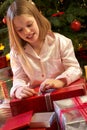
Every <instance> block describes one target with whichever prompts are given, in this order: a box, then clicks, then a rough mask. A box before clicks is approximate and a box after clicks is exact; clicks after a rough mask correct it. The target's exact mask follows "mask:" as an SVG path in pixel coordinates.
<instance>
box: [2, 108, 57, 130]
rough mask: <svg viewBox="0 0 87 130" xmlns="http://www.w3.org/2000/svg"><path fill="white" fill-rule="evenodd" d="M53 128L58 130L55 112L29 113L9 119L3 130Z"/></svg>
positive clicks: (44, 129)
mask: <svg viewBox="0 0 87 130" xmlns="http://www.w3.org/2000/svg"><path fill="white" fill-rule="evenodd" d="M38 118H39V119H38ZM54 126H55V127H54ZM53 128H55V130H57V121H56V116H55V112H50V113H49V112H46V113H34V114H33V111H29V112H25V113H22V114H20V115H17V116H15V117H11V118H10V119H8V120H7V121H6V123H5V124H4V126H3V127H2V130H6V129H7V130H53Z"/></svg>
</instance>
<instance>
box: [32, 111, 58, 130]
mask: <svg viewBox="0 0 87 130" xmlns="http://www.w3.org/2000/svg"><path fill="white" fill-rule="evenodd" d="M55 120H56V116H55V112H41V113H34V115H33V116H32V119H31V121H30V128H45V127H46V128H49V127H51V125H52V123H53V122H54V121H55Z"/></svg>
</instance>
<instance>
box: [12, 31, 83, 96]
mask: <svg viewBox="0 0 87 130" xmlns="http://www.w3.org/2000/svg"><path fill="white" fill-rule="evenodd" d="M54 36H55V38H53V37H52V36H50V35H47V36H46V38H45V41H44V44H43V47H42V49H41V52H40V54H39V55H37V53H36V52H35V51H34V49H33V48H32V47H31V46H30V45H29V44H26V46H25V47H24V51H25V53H26V56H27V59H28V61H29V65H30V68H28V69H27V67H26V65H25V66H23V65H22V61H21V59H20V55H18V54H17V53H15V51H14V49H13V48H12V49H11V52H10V61H11V67H12V71H13V86H12V88H11V91H10V94H11V97H14V92H15V91H16V89H17V88H18V87H23V86H26V85H27V84H29V87H31V88H34V87H36V86H40V84H41V82H43V81H44V80H46V79H49V78H54V79H62V78H65V79H66V81H67V85H69V84H70V83H72V82H74V81H75V80H77V79H78V78H80V77H81V75H82V71H81V68H80V65H79V63H78V61H77V59H76V57H75V54H74V48H73V45H72V41H71V40H70V39H69V38H67V37H65V36H63V35H61V34H59V33H54Z"/></svg>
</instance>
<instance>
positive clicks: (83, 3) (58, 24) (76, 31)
mask: <svg viewBox="0 0 87 130" xmlns="http://www.w3.org/2000/svg"><path fill="white" fill-rule="evenodd" d="M11 2H13V0H6V1H4V0H1V2H0V43H3V44H4V46H5V51H4V54H6V53H7V52H9V39H8V30H7V26H6V21H5V18H4V17H5V15H6V10H7V8H8V6H9V5H10V3H11ZM33 2H35V4H36V5H37V7H38V9H39V10H40V11H41V13H43V14H44V16H46V17H47V18H48V20H49V21H50V22H51V24H52V30H53V31H55V32H59V33H61V34H63V35H65V36H67V37H69V38H70V39H72V41H73V45H74V48H75V52H78V51H79V50H85V52H83V54H84V53H85V55H86V50H87V0H74V1H73V0H54V1H53V0H44V1H41V0H33Z"/></svg>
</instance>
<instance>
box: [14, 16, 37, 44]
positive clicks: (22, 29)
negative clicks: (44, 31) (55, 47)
mask: <svg viewBox="0 0 87 130" xmlns="http://www.w3.org/2000/svg"><path fill="white" fill-rule="evenodd" d="M13 22H14V27H15V30H16V32H17V34H18V35H19V37H20V38H21V39H23V40H24V41H26V42H29V43H30V44H31V45H32V46H34V45H35V43H37V42H38V40H39V28H38V25H37V23H36V20H35V19H34V17H32V16H29V15H26V14H23V15H20V16H16V17H15V18H14V21H13Z"/></svg>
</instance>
